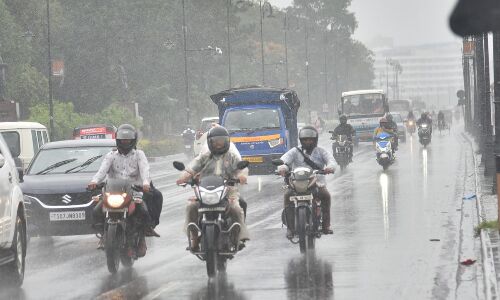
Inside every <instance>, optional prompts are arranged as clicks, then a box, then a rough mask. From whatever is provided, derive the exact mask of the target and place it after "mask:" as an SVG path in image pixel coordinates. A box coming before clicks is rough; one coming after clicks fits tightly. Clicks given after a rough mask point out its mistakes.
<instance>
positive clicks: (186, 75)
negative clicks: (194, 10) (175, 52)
mask: <svg viewBox="0 0 500 300" xmlns="http://www.w3.org/2000/svg"><path fill="white" fill-rule="evenodd" d="M185 10H186V9H185V3H184V0H182V33H183V41H184V42H183V43H184V88H185V90H184V97H185V98H184V99H185V102H186V124H189V121H190V107H189V83H188V62H187V38H186V34H187V27H186V11H185Z"/></svg>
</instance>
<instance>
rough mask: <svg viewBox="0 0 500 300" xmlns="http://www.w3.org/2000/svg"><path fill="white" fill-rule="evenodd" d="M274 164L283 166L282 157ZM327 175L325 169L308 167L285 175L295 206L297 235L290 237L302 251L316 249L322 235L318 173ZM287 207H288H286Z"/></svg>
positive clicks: (283, 218)
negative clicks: (317, 192)
mask: <svg viewBox="0 0 500 300" xmlns="http://www.w3.org/2000/svg"><path fill="white" fill-rule="evenodd" d="M272 163H273V165H275V166H281V165H283V164H284V162H283V161H282V160H281V159H275V160H273V161H272ZM319 174H321V175H325V174H326V173H325V172H324V171H323V170H312V169H310V168H306V167H298V168H295V169H294V170H293V171H291V172H287V174H286V175H285V183H286V185H285V187H284V188H286V189H290V190H291V191H292V194H291V195H290V201H291V202H293V203H294V207H295V211H294V214H295V236H294V237H293V238H292V239H290V242H292V243H293V244H299V248H300V253H306V252H308V251H314V247H315V239H317V238H320V237H321V229H322V216H323V214H322V211H321V200H320V199H319V198H317V197H315V195H314V194H315V193H314V190H315V189H316V188H317V186H316V181H317V177H316V175H319ZM285 209H286V208H285ZM282 221H283V224H285V225H286V217H285V210H283V214H282Z"/></svg>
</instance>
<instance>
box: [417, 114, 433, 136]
mask: <svg viewBox="0 0 500 300" xmlns="http://www.w3.org/2000/svg"><path fill="white" fill-rule="evenodd" d="M424 123H425V124H427V126H429V130H430V133H431V134H432V119H431V118H430V117H429V114H428V113H422V114H421V115H420V119H418V120H417V126H419V127H420V126H421V125H422V124H424Z"/></svg>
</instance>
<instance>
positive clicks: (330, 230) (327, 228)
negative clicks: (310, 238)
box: [321, 227, 333, 234]
mask: <svg viewBox="0 0 500 300" xmlns="http://www.w3.org/2000/svg"><path fill="white" fill-rule="evenodd" d="M321 232H322V233H323V234H333V230H332V229H331V228H330V227H326V228H323V230H322V231H321Z"/></svg>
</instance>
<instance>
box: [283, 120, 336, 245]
mask: <svg viewBox="0 0 500 300" xmlns="http://www.w3.org/2000/svg"><path fill="white" fill-rule="evenodd" d="M299 140H300V145H301V148H299V147H295V148H293V149H290V150H289V151H288V152H286V153H285V154H283V156H282V157H281V160H282V161H283V162H284V163H285V164H284V165H281V166H279V167H278V172H279V174H280V175H281V176H285V174H286V173H287V172H288V171H289V170H290V168H291V169H295V168H297V167H306V168H312V169H314V168H315V167H314V166H312V165H310V164H308V163H307V162H306V159H305V157H308V158H309V159H310V160H312V161H313V162H314V164H315V165H317V167H320V168H322V169H323V170H324V171H325V172H326V173H327V174H329V173H333V172H334V171H335V169H334V167H333V166H334V162H333V157H332V156H331V155H330V154H329V152H328V151H326V150H325V149H324V148H322V147H319V146H318V131H317V130H316V129H315V128H314V127H313V126H304V127H302V129H301V130H300V131H299ZM291 193H292V191H291V190H287V191H286V192H285V196H284V209H285V217H286V224H287V234H286V236H287V238H289V239H291V238H293V236H294V231H295V228H294V226H295V213H294V207H293V205H294V204H293V202H291V201H290V196H291ZM315 193H316V195H315V197H318V198H319V199H321V206H322V207H321V208H322V212H323V228H322V231H323V234H332V233H333V231H332V229H331V228H330V206H331V196H330V193H329V192H328V189H327V188H326V181H325V177H324V176H323V175H318V181H317V190H316V191H315Z"/></svg>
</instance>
